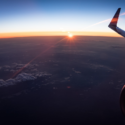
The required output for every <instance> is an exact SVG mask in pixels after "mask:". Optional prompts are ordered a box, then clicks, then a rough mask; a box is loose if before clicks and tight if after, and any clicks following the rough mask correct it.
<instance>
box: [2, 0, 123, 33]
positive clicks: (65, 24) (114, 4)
mask: <svg viewBox="0 0 125 125" xmlns="http://www.w3.org/2000/svg"><path fill="white" fill-rule="evenodd" d="M119 7H121V8H122V10H121V13H123V12H125V0H0V17H1V19H0V32H1V33H4V32H37V31H94V32H113V31H111V30H110V29H109V28H108V27H107V26H108V24H109V22H105V23H101V24H98V25H95V26H93V27H89V26H90V25H93V24H95V23H98V22H100V21H103V20H106V19H109V18H112V17H113V16H114V14H115V12H116V10H117V9H118V8H119ZM118 26H119V27H121V28H123V29H125V15H124V16H121V17H120V20H119V22H118ZM87 27H89V28H87Z"/></svg>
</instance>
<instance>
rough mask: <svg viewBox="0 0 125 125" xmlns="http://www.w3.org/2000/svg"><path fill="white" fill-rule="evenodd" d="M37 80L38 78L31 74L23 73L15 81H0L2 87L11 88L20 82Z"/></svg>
mask: <svg viewBox="0 0 125 125" xmlns="http://www.w3.org/2000/svg"><path fill="white" fill-rule="evenodd" d="M35 79H36V77H34V76H32V75H31V74H28V73H21V74H19V75H18V76H17V77H16V78H15V79H8V80H3V79H0V86H10V85H15V84H16V83H19V82H24V81H29V80H35Z"/></svg>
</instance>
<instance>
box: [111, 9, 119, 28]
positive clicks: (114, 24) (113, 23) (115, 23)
mask: <svg viewBox="0 0 125 125" xmlns="http://www.w3.org/2000/svg"><path fill="white" fill-rule="evenodd" d="M120 11H121V8H118V10H117V12H116V13H115V15H114V17H113V19H112V21H111V22H110V24H109V27H110V28H112V26H113V27H116V26H117V22H118V18H119V14H120Z"/></svg>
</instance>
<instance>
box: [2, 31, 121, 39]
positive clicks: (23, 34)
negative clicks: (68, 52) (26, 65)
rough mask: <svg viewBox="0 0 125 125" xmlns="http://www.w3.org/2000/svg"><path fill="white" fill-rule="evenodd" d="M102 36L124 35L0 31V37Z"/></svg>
mask: <svg viewBox="0 0 125 125" xmlns="http://www.w3.org/2000/svg"><path fill="white" fill-rule="evenodd" d="M69 33H70V34H72V35H74V36H102V37H122V36H120V35H119V34H117V33H115V32H89V31H87V32H85V31H65V32H63V31H42V32H4V33H0V38H14V37H31V36H68V34H69Z"/></svg>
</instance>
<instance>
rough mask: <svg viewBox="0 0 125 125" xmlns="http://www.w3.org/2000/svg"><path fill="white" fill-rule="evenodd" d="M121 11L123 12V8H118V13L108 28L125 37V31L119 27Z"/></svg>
mask: <svg viewBox="0 0 125 125" xmlns="http://www.w3.org/2000/svg"><path fill="white" fill-rule="evenodd" d="M120 11H121V8H118V10H117V12H116V13H115V15H114V17H113V19H112V20H111V22H110V24H109V25H108V27H109V28H111V29H112V30H114V31H115V32H117V33H118V34H120V35H122V36H123V37H125V31H124V30H122V29H120V28H119V27H117V22H118V18H119V14H120Z"/></svg>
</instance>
